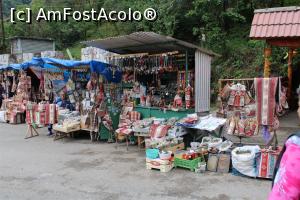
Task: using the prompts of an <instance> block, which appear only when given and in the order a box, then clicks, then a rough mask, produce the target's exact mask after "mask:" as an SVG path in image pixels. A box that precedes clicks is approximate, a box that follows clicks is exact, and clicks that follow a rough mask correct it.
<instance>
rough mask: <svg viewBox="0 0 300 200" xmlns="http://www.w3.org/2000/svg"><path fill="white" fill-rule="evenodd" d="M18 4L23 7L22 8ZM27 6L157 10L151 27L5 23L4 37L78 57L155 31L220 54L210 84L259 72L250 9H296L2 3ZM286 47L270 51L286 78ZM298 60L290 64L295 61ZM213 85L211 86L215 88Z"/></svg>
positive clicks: (245, 4)
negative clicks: (51, 45) (98, 45)
mask: <svg viewBox="0 0 300 200" xmlns="http://www.w3.org/2000/svg"><path fill="white" fill-rule="evenodd" d="M22 4H23V5H22ZM14 5H15V6H17V7H18V9H23V8H25V7H28V6H31V8H32V9H33V10H34V11H36V10H37V9H39V8H40V7H44V8H47V9H52V10H61V9H62V8H63V7H72V8H74V9H77V10H86V9H87V10H89V9H91V8H95V9H100V8H102V7H104V8H106V9H107V10H126V9H128V8H129V7H130V8H132V9H133V10H141V11H143V10H144V9H145V8H148V7H153V8H155V9H156V10H157V11H158V19H157V20H156V21H155V22H154V23H150V22H147V21H142V22H125V23H124V22H75V21H69V22H68V23H66V22H64V23H61V22H51V23H49V22H40V23H38V22H35V21H34V22H33V23H32V24H30V25H29V24H25V23H20V22H19V23H17V24H11V23H9V22H7V23H6V24H5V28H6V34H7V35H8V36H16V35H18V36H38V37H51V38H53V39H55V40H56V43H57V49H60V50H65V49H66V48H70V49H71V52H73V53H74V54H75V56H76V57H77V58H78V56H79V55H80V54H79V53H78V50H79V49H80V48H81V45H79V42H80V41H83V40H88V39H96V38H105V37H109V36H116V35H122V34H128V33H131V32H134V31H154V32H157V33H161V34H165V35H170V36H173V37H175V38H178V39H182V40H185V41H189V42H192V43H195V44H198V45H201V46H203V47H205V48H208V49H211V50H213V51H214V52H216V53H218V54H220V55H222V57H220V58H217V59H215V61H214V67H213V83H216V80H217V79H218V78H220V77H223V78H229V77H230V78H231V77H253V76H256V75H259V74H261V73H262V63H263V48H264V45H265V43H264V41H251V40H249V38H248V36H249V30H250V26H251V21H252V18H253V11H254V9H258V8H267V7H279V6H295V5H298V6H299V5H300V2H299V0H122V1H120V0H74V1H72V0H64V1H61V0H32V2H30V1H24V0H23V1H22V0H14V1H11V0H4V6H5V11H6V13H8V12H7V11H8V10H9V8H10V7H13V6H14ZM286 52H287V49H285V48H274V53H273V56H272V64H273V65H274V67H273V69H276V70H275V71H274V72H273V73H274V74H279V75H283V76H284V75H286V71H287V65H286V63H287V60H286V58H285V56H286ZM297 59H298V58H296V59H295V60H296V61H297ZM214 86H215V85H214Z"/></svg>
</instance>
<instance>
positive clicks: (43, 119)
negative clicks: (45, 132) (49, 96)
mask: <svg viewBox="0 0 300 200" xmlns="http://www.w3.org/2000/svg"><path fill="white" fill-rule="evenodd" d="M56 121H57V107H56V105H55V104H49V103H45V102H40V103H39V104H36V103H33V102H28V103H27V105H26V122H27V124H34V125H37V126H45V125H48V124H55V123H56Z"/></svg>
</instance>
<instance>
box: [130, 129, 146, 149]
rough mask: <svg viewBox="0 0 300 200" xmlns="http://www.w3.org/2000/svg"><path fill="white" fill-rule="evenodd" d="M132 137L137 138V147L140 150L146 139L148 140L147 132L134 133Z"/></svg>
mask: <svg viewBox="0 0 300 200" xmlns="http://www.w3.org/2000/svg"><path fill="white" fill-rule="evenodd" d="M134 136H135V137H137V143H138V147H139V148H140V149H141V148H142V145H143V143H145V139H146V138H150V134H149V132H134Z"/></svg>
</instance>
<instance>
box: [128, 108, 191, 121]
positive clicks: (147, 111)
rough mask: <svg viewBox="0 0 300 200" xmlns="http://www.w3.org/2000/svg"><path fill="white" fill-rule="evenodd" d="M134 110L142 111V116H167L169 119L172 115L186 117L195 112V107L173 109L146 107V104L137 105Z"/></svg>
mask: <svg viewBox="0 0 300 200" xmlns="http://www.w3.org/2000/svg"><path fill="white" fill-rule="evenodd" d="M134 110H135V111H137V112H139V113H141V115H142V118H143V119H144V118H150V117H157V118H166V119H169V118H171V117H177V118H183V117H186V115H187V114H191V113H195V110H194V109H182V110H179V111H173V110H166V111H164V110H162V109H161V108H158V107H146V106H135V107H134Z"/></svg>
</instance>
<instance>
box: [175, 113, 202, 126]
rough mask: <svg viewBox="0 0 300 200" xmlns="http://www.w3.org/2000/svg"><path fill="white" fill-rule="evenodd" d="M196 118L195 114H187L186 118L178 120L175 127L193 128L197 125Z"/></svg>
mask: <svg viewBox="0 0 300 200" xmlns="http://www.w3.org/2000/svg"><path fill="white" fill-rule="evenodd" d="M198 120H199V119H198V116H197V113H194V114H188V115H187V117H185V118H182V119H181V120H179V121H178V122H177V123H176V125H178V126H185V127H193V126H195V125H196V124H197V122H198Z"/></svg>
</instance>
